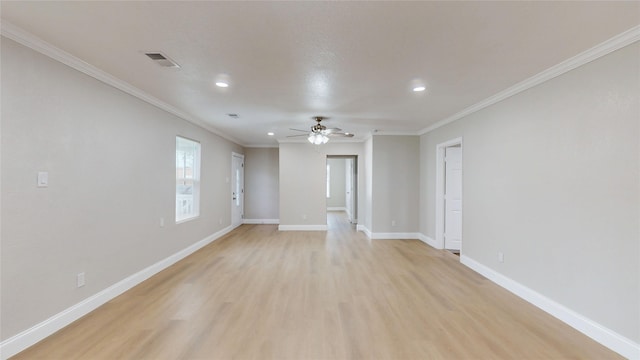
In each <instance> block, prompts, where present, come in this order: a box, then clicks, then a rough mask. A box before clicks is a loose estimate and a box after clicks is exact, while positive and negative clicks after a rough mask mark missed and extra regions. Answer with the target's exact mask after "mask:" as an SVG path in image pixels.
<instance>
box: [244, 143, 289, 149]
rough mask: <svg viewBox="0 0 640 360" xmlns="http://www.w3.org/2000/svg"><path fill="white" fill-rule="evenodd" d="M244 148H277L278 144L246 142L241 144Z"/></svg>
mask: <svg viewBox="0 0 640 360" xmlns="http://www.w3.org/2000/svg"><path fill="white" fill-rule="evenodd" d="M243 147H244V148H245V149H252V148H253V149H277V148H279V147H280V146H278V144H268V145H267V144H247V145H243Z"/></svg>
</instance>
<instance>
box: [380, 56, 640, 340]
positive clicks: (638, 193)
mask: <svg viewBox="0 0 640 360" xmlns="http://www.w3.org/2000/svg"><path fill="white" fill-rule="evenodd" d="M639 51H640V45H639V44H638V43H636V44H634V45H630V46H628V47H626V48H624V49H621V50H618V51H616V52H614V53H612V54H610V55H607V56H605V57H603V58H600V59H598V60H595V61H593V62H591V63H589V64H586V65H584V66H582V67H579V68H577V69H575V70H572V71H570V72H568V73H566V74H564V75H562V76H560V77H557V78H555V79H552V80H550V81H548V82H545V83H543V84H541V85H538V86H536V87H534V88H532V89H530V90H527V91H525V92H523V93H520V94H518V95H516V96H513V97H511V98H509V99H507V100H504V101H502V102H500V103H498V104H496V105H493V106H490V107H488V108H485V109H484V110H481V111H479V112H476V113H474V114H472V115H469V116H467V117H466V118H464V119H462V120H459V121H456V122H454V123H451V124H449V125H447V126H445V127H442V128H439V129H437V130H435V131H433V132H430V133H428V134H425V135H424V136H422V137H421V144H420V151H421V155H422V165H423V168H422V170H421V174H422V176H423V180H422V181H421V186H422V189H421V191H420V193H421V196H422V199H421V212H420V213H421V227H420V230H421V232H423V233H424V234H426V235H428V236H430V237H432V238H433V237H434V236H435V224H434V218H435V194H434V189H435V157H436V155H435V149H436V145H437V144H438V143H441V142H444V141H446V140H449V139H452V138H456V137H460V136H462V137H463V151H464V154H463V162H464V165H463V166H464V169H463V209H464V210H463V217H464V220H463V243H462V252H463V254H464V255H466V256H468V257H469V258H472V259H473V260H475V261H477V262H479V263H481V264H483V265H485V266H487V267H490V268H492V269H494V270H495V271H497V272H499V273H501V274H503V275H505V276H507V277H509V278H511V279H513V280H515V281H517V282H519V283H521V284H523V285H525V286H527V287H529V288H531V289H533V290H535V291H537V292H539V293H540V294H543V295H544V296H546V297H548V298H550V299H552V300H554V301H556V302H558V303H560V304H562V305H564V306H566V307H568V308H570V309H572V310H574V311H575V312H577V313H579V314H582V315H584V316H586V317H588V318H589V319H592V320H594V321H596V322H598V323H600V324H602V325H604V326H606V327H608V328H610V329H612V330H614V331H616V332H617V333H619V334H621V335H623V336H626V337H628V338H629V339H631V340H633V341H635V342H640V307H639V306H638V304H640V265H639V264H640V248H639V247H640V240H639V239H640V230H639V225H638V224H639V219H640V205H639V204H640V189H639V184H640V175H639V173H640V152H639V151H640V149H639V146H638V143H639V142H640V141H639V138H640V135H639V130H640V128H639V121H640V109H639V105H638V99H639V98H640V82H639V79H640V71H639V64H638V52H639ZM376 155H377V153H376V152H375V142H374V156H376ZM374 161H375V160H374ZM377 177H378V174H377V173H376V172H375V169H374V178H375V179H376V180H377ZM374 186H375V183H374ZM374 205H375V203H374ZM374 211H375V210H374ZM374 226H375V225H374ZM498 251H502V252H503V253H504V259H505V260H504V263H499V262H497V252H498Z"/></svg>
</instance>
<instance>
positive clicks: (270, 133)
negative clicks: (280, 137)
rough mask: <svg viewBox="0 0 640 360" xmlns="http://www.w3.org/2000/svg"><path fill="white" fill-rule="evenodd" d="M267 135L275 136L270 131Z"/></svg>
mask: <svg viewBox="0 0 640 360" xmlns="http://www.w3.org/2000/svg"><path fill="white" fill-rule="evenodd" d="M267 135H269V136H273V135H275V134H274V133H272V132H271V131H269V132H268V133H267Z"/></svg>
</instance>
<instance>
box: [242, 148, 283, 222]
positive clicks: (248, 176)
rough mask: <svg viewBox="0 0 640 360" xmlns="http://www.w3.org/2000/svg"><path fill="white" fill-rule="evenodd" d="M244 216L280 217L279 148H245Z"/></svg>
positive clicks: (261, 218) (260, 217)
mask: <svg viewBox="0 0 640 360" xmlns="http://www.w3.org/2000/svg"><path fill="white" fill-rule="evenodd" d="M244 154H245V158H244V164H245V170H244V189H245V193H244V217H245V219H253V220H265V219H270V220H273V219H278V218H279V215H278V212H279V198H280V195H279V191H280V183H279V179H278V175H279V168H280V166H279V161H280V157H279V151H278V148H245V153H244Z"/></svg>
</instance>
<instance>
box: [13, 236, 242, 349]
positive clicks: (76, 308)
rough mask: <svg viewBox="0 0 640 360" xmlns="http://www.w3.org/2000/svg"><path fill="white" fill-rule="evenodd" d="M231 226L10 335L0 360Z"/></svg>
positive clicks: (60, 326) (63, 325)
mask: <svg viewBox="0 0 640 360" xmlns="http://www.w3.org/2000/svg"><path fill="white" fill-rule="evenodd" d="M231 230H233V229H232V228H231V226H228V227H226V228H224V229H222V230H220V231H218V232H216V233H214V234H211V235H209V236H207V237H206V238H204V239H202V240H200V241H198V242H196V243H195V244H192V245H190V246H188V247H187V248H185V249H182V250H180V251H178V252H177V253H175V254H173V255H171V256H169V257H167V258H165V259H164V260H160V261H158V262H157V263H155V264H153V265H151V266H149V267H147V268H145V269H143V270H141V271H139V272H137V273H135V274H133V275H131V276H129V277H127V278H125V279H123V280H121V281H118V282H117V283H115V284H113V285H111V286H109V287H108V288H106V289H104V290H102V291H100V292H98V293H96V294H94V295H92V296H90V297H88V298H87V299H85V300H82V301H81V302H79V303H77V304H75V305H73V306H71V307H69V308H67V309H65V310H63V311H61V312H59V313H58V314H56V315H53V316H52V317H50V318H48V319H46V320H45V321H43V322H41V323H39V324H36V325H34V326H32V327H31V328H29V329H27V330H25V331H23V332H21V333H19V334H17V335H14V336H12V337H10V338H8V339H6V340H4V341H3V342H1V343H0V358H1V359H2V360H5V359H7V358H9V357H11V356H13V355H15V354H17V353H19V352H21V351H23V350H25V349H27V348H28V347H30V346H32V345H34V344H35V343H37V342H39V341H40V340H42V339H44V338H46V337H47V336H49V335H51V334H53V333H55V332H56V331H58V330H60V329H62V328H64V327H65V326H67V325H69V324H71V323H72V322H74V321H76V320H78V319H80V318H81V317H83V316H85V315H86V314H88V313H90V312H91V311H93V310H95V309H97V308H98V307H100V306H101V305H103V304H105V303H106V302H108V301H110V300H112V299H114V298H116V297H117V296H118V295H120V294H122V293H124V292H125V291H127V290H129V289H131V288H132V287H134V286H136V285H138V284H140V283H142V282H143V281H145V280H147V279H148V278H150V277H152V276H153V275H155V274H157V273H159V272H160V271H162V270H164V269H166V268H168V267H169V266H171V265H173V264H175V263H177V262H178V261H180V260H182V259H184V258H185V257H187V256H189V255H191V254H193V253H194V252H196V251H197V250H199V249H201V248H203V247H205V246H207V245H208V244H210V243H211V242H213V241H215V240H217V239H219V238H221V237H222V236H224V235H226V234H227V233H229V232H230V231H231Z"/></svg>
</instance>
